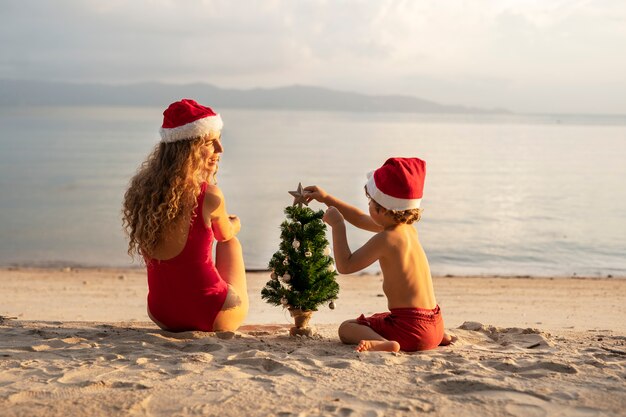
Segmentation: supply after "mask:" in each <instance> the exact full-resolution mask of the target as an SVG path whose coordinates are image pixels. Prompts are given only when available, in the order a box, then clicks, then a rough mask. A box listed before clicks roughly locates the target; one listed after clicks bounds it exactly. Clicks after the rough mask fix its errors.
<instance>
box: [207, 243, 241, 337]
mask: <svg viewBox="0 0 626 417" xmlns="http://www.w3.org/2000/svg"><path fill="white" fill-rule="evenodd" d="M215 267H216V268H217V270H218V272H219V273H220V276H221V277H222V278H223V279H224V281H226V283H228V294H227V295H226V301H224V305H223V306H222V311H220V312H219V313H218V314H217V317H216V318H215V322H214V323H213V328H214V329H215V330H229V331H235V330H237V328H239V326H240V325H241V323H242V322H243V321H244V319H245V318H246V315H247V314H248V283H247V281H246V268H245V266H244V263H243V251H242V249H241V244H240V243H239V239H237V238H232V239H230V240H227V241H225V242H218V243H217V246H216V248H215Z"/></svg>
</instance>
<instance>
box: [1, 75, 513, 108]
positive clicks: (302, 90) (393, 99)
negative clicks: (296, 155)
mask: <svg viewBox="0 0 626 417" xmlns="http://www.w3.org/2000/svg"><path fill="white" fill-rule="evenodd" d="M180 98H194V99H196V100H198V101H199V102H201V103H215V104H214V105H215V106H216V107H218V106H219V107H220V108H264V109H291V110H323V111H350V112H398V113H510V112H509V111H508V110H506V109H483V108H474V107H465V106H454V105H443V104H439V103H435V102H432V101H428V100H423V99H420V98H417V97H411V96H402V95H384V96H373V95H365V94H359V93H352V92H344V91H336V90H330V89H327V88H321V87H310V86H301V85H294V86H289V87H279V88H254V89H249V90H237V89H227V88H219V87H215V86H213V85H210V84H202V83H196V84H183V85H176V84H162V83H136V84H128V85H108V84H74V83H59V82H45V81H24V80H0V106H83V105H97V106H163V105H164V103H171V102H173V101H176V100H179V99H180Z"/></svg>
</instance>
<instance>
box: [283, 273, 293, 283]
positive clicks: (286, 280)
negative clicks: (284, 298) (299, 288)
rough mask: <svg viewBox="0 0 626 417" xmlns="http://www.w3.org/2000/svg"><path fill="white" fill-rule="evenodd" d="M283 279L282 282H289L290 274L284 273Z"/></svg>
mask: <svg viewBox="0 0 626 417" xmlns="http://www.w3.org/2000/svg"><path fill="white" fill-rule="evenodd" d="M283 281H284V282H289V281H291V275H289V274H285V275H283Z"/></svg>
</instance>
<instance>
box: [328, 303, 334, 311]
mask: <svg viewBox="0 0 626 417" xmlns="http://www.w3.org/2000/svg"><path fill="white" fill-rule="evenodd" d="M328 308H330V309H331V310H334V309H335V302H334V301H331V302H330V303H329V304H328Z"/></svg>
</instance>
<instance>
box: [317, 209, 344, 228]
mask: <svg viewBox="0 0 626 417" xmlns="http://www.w3.org/2000/svg"><path fill="white" fill-rule="evenodd" d="M322 220H324V221H325V222H326V223H328V224H329V225H330V226H331V227H333V226H336V225H338V224H339V223H342V222H343V221H344V220H343V216H342V215H341V212H339V210H337V209H336V208H335V207H333V206H330V207H328V210H326V213H324V217H322Z"/></svg>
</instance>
